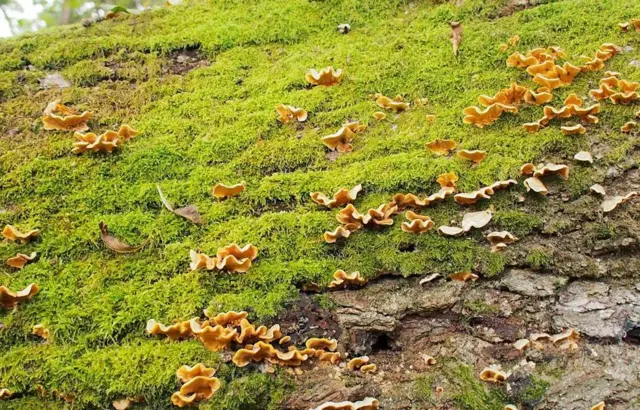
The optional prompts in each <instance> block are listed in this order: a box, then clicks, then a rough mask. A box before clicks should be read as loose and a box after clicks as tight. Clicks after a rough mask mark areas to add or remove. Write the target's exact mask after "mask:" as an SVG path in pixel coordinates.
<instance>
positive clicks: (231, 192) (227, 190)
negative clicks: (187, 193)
mask: <svg viewBox="0 0 640 410" xmlns="http://www.w3.org/2000/svg"><path fill="white" fill-rule="evenodd" d="M245 189H246V185H245V182H244V181H242V182H240V183H239V184H235V185H225V184H222V183H219V184H216V185H215V186H214V187H213V189H212V190H211V193H212V194H213V196H215V197H216V198H219V199H222V198H231V197H233V196H236V195H240V193H242V192H244V190H245Z"/></svg>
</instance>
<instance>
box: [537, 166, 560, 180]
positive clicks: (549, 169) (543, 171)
mask: <svg viewBox="0 0 640 410" xmlns="http://www.w3.org/2000/svg"><path fill="white" fill-rule="evenodd" d="M549 174H556V175H558V176H559V177H560V178H562V179H564V180H567V179H569V167H568V166H566V165H562V164H552V163H548V164H546V165H544V166H543V167H542V168H538V169H536V170H535V171H534V172H533V176H534V177H536V178H540V177H543V176H546V175H549Z"/></svg>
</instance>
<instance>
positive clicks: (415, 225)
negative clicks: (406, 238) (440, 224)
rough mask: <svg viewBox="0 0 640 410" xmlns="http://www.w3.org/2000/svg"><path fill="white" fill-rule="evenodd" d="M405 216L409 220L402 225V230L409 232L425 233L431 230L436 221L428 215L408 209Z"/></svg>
mask: <svg viewBox="0 0 640 410" xmlns="http://www.w3.org/2000/svg"><path fill="white" fill-rule="evenodd" d="M405 217H406V218H407V219H408V220H409V222H403V223H402V224H401V225H400V228H401V229H402V231H404V232H407V233H423V232H427V231H429V230H431V228H433V226H434V225H435V223H434V222H433V221H432V220H431V218H430V217H428V216H426V215H419V214H416V213H415V212H412V211H407V212H406V213H405Z"/></svg>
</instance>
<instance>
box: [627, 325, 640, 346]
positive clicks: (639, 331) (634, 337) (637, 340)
mask: <svg viewBox="0 0 640 410" xmlns="http://www.w3.org/2000/svg"><path fill="white" fill-rule="evenodd" d="M624 341H625V342H627V343H632V344H634V345H640V327H636V328H633V329H631V330H629V331H628V332H627V336H626V337H625V338H624Z"/></svg>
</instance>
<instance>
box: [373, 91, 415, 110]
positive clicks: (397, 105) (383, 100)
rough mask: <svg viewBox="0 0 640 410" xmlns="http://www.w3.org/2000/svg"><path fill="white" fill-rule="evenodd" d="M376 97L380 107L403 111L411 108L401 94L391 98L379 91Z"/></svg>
mask: <svg viewBox="0 0 640 410" xmlns="http://www.w3.org/2000/svg"><path fill="white" fill-rule="evenodd" d="M375 98H376V104H378V107H380V108H384V109H386V110H391V111H394V112H401V111H405V110H407V109H409V103H407V102H403V101H402V97H400V96H397V97H396V98H394V99H391V98H389V97H385V96H384V95H382V94H379V93H377V94H376V95H375Z"/></svg>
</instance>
